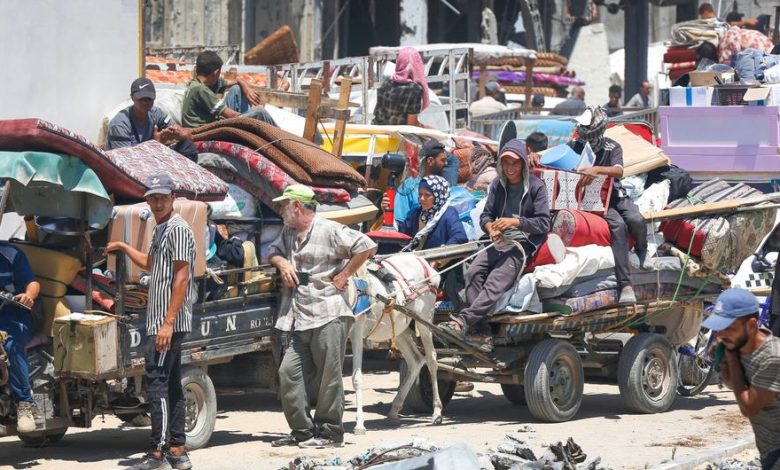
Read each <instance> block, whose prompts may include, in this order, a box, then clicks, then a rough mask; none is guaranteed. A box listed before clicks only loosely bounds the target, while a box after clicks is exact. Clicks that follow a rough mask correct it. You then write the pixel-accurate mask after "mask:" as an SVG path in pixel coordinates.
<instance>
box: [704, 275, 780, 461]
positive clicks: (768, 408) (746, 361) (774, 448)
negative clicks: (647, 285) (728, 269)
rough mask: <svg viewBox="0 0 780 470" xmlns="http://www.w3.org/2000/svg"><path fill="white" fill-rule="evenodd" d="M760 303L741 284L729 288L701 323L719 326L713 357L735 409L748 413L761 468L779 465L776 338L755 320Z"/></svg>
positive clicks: (779, 357) (779, 390) (778, 345)
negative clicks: (736, 406) (717, 363)
mask: <svg viewBox="0 0 780 470" xmlns="http://www.w3.org/2000/svg"><path fill="white" fill-rule="evenodd" d="M759 310H760V307H759V304H758V300H757V299H756V297H755V296H754V295H753V294H751V293H750V292H748V291H747V290H745V289H727V290H725V291H723V293H722V294H720V296H719V297H718V300H717V301H716V302H715V308H714V310H713V311H712V315H710V316H709V317H708V318H707V319H706V320H705V321H704V322H703V323H702V327H704V328H708V329H710V330H712V331H714V332H717V333H716V334H717V339H718V345H717V347H716V350H715V354H714V357H713V359H714V360H715V361H718V362H719V364H720V374H721V379H722V381H723V383H724V384H725V385H726V386H727V387H729V388H731V390H732V391H733V392H734V398H736V400H737V404H738V405H739V410H740V411H741V412H742V414H743V415H744V416H745V417H747V418H748V419H750V424H751V425H752V426H753V433H754V434H755V436H756V447H758V452H759V454H760V456H761V468H762V469H764V470H769V469H774V470H777V469H780V338H777V337H776V336H773V335H772V332H771V331H769V330H768V329H766V328H764V327H762V326H761V325H760V324H759V318H758V317H759Z"/></svg>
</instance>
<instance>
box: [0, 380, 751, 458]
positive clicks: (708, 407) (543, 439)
mask: <svg viewBox="0 0 780 470" xmlns="http://www.w3.org/2000/svg"><path fill="white" fill-rule="evenodd" d="M364 379H365V383H366V388H367V391H366V393H365V397H366V402H367V406H366V412H367V415H366V420H367V422H366V425H367V427H368V428H369V432H368V434H366V435H364V436H355V435H353V434H347V436H346V441H347V445H346V447H344V448H342V449H335V450H334V451H332V452H331V451H322V450H319V451H317V450H307V451H301V450H299V449H297V448H272V447H271V445H270V442H271V441H272V440H273V439H275V438H277V437H279V436H281V435H282V434H284V433H286V432H287V428H286V423H285V421H284V416H283V415H282V413H281V411H280V407H279V404H278V402H277V401H276V398H275V396H273V395H271V394H268V393H250V394H235V393H233V394H221V395H220V396H219V399H218V405H219V409H220V410H221V412H220V415H219V417H218V419H217V424H216V430H215V432H214V435H213V437H212V439H211V442H210V445H209V447H208V448H205V449H200V450H197V451H195V452H193V453H192V460H193V463H194V464H195V466H196V467H195V468H197V469H231V470H232V469H250V468H251V469H278V468H279V467H281V466H284V465H285V464H287V463H288V462H289V461H290V460H292V459H293V458H294V457H296V456H298V455H304V454H305V455H310V456H312V457H317V458H319V457H332V456H340V457H342V458H346V459H348V458H351V457H353V456H356V455H359V454H362V453H363V452H365V451H366V450H367V449H369V448H370V447H372V446H373V445H376V444H377V443H379V442H380V441H383V440H388V439H396V438H399V437H408V436H422V437H426V438H429V439H432V440H434V441H436V442H437V443H439V444H440V445H445V444H447V443H453V442H457V441H463V442H466V443H467V444H468V445H469V446H470V447H471V448H472V449H473V450H475V451H477V452H484V451H486V450H487V449H488V448H489V447H490V445H491V444H493V445H494V444H495V443H497V442H500V441H501V440H502V438H503V436H504V435H505V434H506V433H509V432H515V431H518V430H519V429H520V428H522V427H524V426H525V425H527V426H528V427H529V428H530V429H531V430H532V432H528V433H527V434H526V435H527V436H528V441H529V443H530V444H531V446H532V448H533V449H534V450H535V451H537V453H539V452H538V451H539V450H541V449H542V445H543V444H545V443H551V442H555V441H558V440H566V439H567V438H568V437H573V438H574V440H575V441H576V442H577V443H579V444H580V445H581V446H582V448H583V450H584V451H585V452H586V453H587V454H589V455H592V456H595V455H599V456H601V457H602V458H603V460H604V462H605V463H607V464H609V465H611V466H612V467H614V468H645V467H646V466H647V465H650V466H652V465H654V464H658V463H661V462H662V461H663V460H665V459H669V458H670V457H671V456H672V454H675V455H676V456H677V458H680V457H681V456H685V455H689V454H691V453H694V452H699V451H701V450H702V449H704V448H707V447H714V446H717V445H721V444H724V443H726V442H731V441H734V440H736V439H738V438H742V437H744V436H748V435H750V432H751V431H750V427H749V425H748V423H747V421H746V420H745V419H743V418H742V417H741V416H740V415H739V410H738V408H737V406H736V405H735V404H734V401H733V399H732V395H731V394H730V392H728V391H726V390H719V389H718V388H717V387H715V386H711V387H710V388H709V389H707V390H705V393H704V394H703V395H701V396H698V397H695V398H689V399H684V398H678V400H677V402H676V403H675V406H674V408H673V410H672V411H670V412H667V413H664V414H658V415H632V414H629V413H628V412H626V411H625V408H624V406H623V404H622V402H621V400H620V396H619V395H618V389H617V386H615V385H611V384H606V383H602V384H587V385H586V386H585V397H584V399H583V404H582V408H581V409H580V412H579V414H578V415H577V417H576V419H574V420H572V421H570V422H568V423H559V424H546V423H538V422H535V421H534V419H533V418H532V417H531V416H530V414H529V413H528V410H527V409H526V408H525V407H521V406H516V405H512V404H510V403H509V402H508V401H507V400H506V399H505V398H504V397H503V395H502V393H501V388H500V386H498V385H488V384H477V386H476V388H475V389H474V391H472V392H469V393H467V394H458V395H456V396H455V397H454V398H453V400H452V402H451V403H450V405H449V406H448V407H447V409H446V410H445V420H444V424H442V425H441V426H430V425H428V424H427V423H428V417H425V416H409V417H406V418H405V419H404V420H403V423H402V427H401V428H394V427H392V426H391V425H390V423H389V422H388V421H387V420H386V419H385V418H384V414H385V413H387V411H388V410H389V406H390V405H389V404H390V402H391V401H392V398H393V396H394V393H395V390H394V388H395V387H396V386H397V380H398V374H397V373H395V372H373V373H370V374H368V375H366V376H364ZM344 380H345V388H346V390H347V400H348V403H347V413H346V416H345V420H346V422H347V431H348V432H349V431H351V429H352V427H353V426H354V418H355V414H354V402H353V399H354V394H352V392H351V390H352V385H351V382H350V380H349V378H347V377H345V379H344ZM93 424H94V427H93V428H92V429H86V430H82V429H75V428H74V429H71V430H69V432H68V434H67V435H66V436H65V438H64V439H63V440H62V441H61V442H60V443H58V444H56V445H52V446H49V447H45V448H25V447H22V445H21V443H20V442H19V441H18V440H17V439H16V438H3V439H0V468H3V469H5V468H18V469H27V468H32V469H35V470H45V469H58V470H59V469H68V470H81V469H109V468H121V467H123V466H127V465H130V464H132V463H134V462H135V461H136V460H137V459H138V458H139V457H140V456H141V452H142V451H143V450H144V446H145V445H146V443H147V438H148V433H149V430H148V428H141V429H138V428H131V427H126V426H123V425H121V424H120V422H119V420H117V419H116V418H114V417H113V416H106V417H105V421H103V420H102V419H100V418H97V419H96V420H95V422H94V423H93Z"/></svg>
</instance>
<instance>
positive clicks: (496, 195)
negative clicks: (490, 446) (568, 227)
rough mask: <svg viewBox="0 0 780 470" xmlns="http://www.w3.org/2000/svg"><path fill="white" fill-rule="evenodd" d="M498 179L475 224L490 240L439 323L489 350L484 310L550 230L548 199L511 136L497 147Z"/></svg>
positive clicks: (523, 149)
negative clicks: (457, 303) (459, 299)
mask: <svg viewBox="0 0 780 470" xmlns="http://www.w3.org/2000/svg"><path fill="white" fill-rule="evenodd" d="M497 170H498V178H496V179H495V180H493V182H492V183H491V184H490V187H489V188H488V196H487V203H486V205H485V210H484V211H483V212H482V215H481V216H480V225H481V226H482V230H484V231H485V232H486V233H487V234H488V235H489V236H490V239H491V241H493V243H494V245H493V246H491V247H490V248H488V249H487V250H485V251H483V252H481V253H480V254H479V255H477V257H476V258H475V259H474V261H473V263H472V264H471V266H470V267H469V269H468V271H467V272H466V303H465V305H466V308H464V309H463V310H461V311H460V313H459V314H458V315H455V316H453V318H452V321H449V322H446V323H443V324H441V325H440V328H442V329H445V330H447V331H449V332H450V333H453V334H455V335H457V336H462V337H464V339H466V340H467V341H469V342H471V343H473V344H474V345H475V346H477V347H478V348H479V349H480V350H482V351H483V352H490V351H492V349H493V338H492V333H491V331H490V325H489V324H488V315H489V314H490V313H491V312H492V310H493V309H494V308H495V306H496V303H497V302H498V301H499V299H500V298H501V296H502V295H504V293H505V292H506V291H507V290H509V288H510V287H511V286H512V285H513V284H514V283H515V281H516V280H517V277H518V275H520V274H521V273H522V272H523V270H524V269H525V267H526V266H527V265H528V263H529V262H530V260H531V258H532V257H533V255H534V253H535V252H536V250H537V249H538V248H539V247H540V246H541V245H542V243H544V241H545V240H546V239H547V233H548V232H549V231H550V204H549V202H548V200H547V189H546V188H545V186H544V183H543V182H542V180H540V179H539V178H537V177H536V176H533V175H531V174H530V172H529V165H528V152H527V151H526V146H525V143H524V142H523V141H522V140H519V139H513V140H510V141H509V142H507V143H506V145H505V146H504V148H503V149H502V150H501V156H500V161H499V164H498V166H497Z"/></svg>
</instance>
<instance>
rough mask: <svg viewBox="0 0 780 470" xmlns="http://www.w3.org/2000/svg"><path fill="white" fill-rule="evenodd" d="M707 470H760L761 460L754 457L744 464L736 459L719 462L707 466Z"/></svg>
mask: <svg viewBox="0 0 780 470" xmlns="http://www.w3.org/2000/svg"><path fill="white" fill-rule="evenodd" d="M706 468H707V470H760V469H761V468H762V467H761V460H759V459H758V457H756V458H755V459H753V460H751V461H750V462H744V461H742V460H737V459H725V460H719V461H717V462H715V463H711V464H708V465H707V467H706Z"/></svg>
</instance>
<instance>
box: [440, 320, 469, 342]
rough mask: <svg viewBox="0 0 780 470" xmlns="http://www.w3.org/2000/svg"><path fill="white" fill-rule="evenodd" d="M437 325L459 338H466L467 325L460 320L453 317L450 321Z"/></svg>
mask: <svg viewBox="0 0 780 470" xmlns="http://www.w3.org/2000/svg"><path fill="white" fill-rule="evenodd" d="M437 326H438V327H439V329H440V330H444V331H446V332H448V333H450V334H452V335H454V336H456V337H458V338H461V339H465V338H466V327H465V325H463V323H462V322H461V321H460V320H456V319H455V318H453V319H452V320H450V321H446V322H443V323H439V324H438V325H437Z"/></svg>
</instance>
